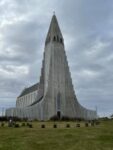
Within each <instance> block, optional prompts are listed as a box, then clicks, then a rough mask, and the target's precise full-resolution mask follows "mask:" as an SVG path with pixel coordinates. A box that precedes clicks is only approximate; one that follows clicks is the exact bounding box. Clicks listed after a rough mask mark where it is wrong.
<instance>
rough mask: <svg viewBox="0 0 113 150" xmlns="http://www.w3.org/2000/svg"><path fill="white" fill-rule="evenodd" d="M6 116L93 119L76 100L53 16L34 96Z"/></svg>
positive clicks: (91, 113)
mask: <svg viewBox="0 0 113 150" xmlns="http://www.w3.org/2000/svg"><path fill="white" fill-rule="evenodd" d="M12 112H13V113H12ZM6 115H7V116H17V117H20V118H22V117H27V118H31V119H39V120H49V119H50V118H51V117H54V116H57V117H58V118H59V119H60V118H62V117H69V118H82V119H95V118H96V117H97V115H96V112H95V111H92V110H88V109H86V108H84V107H83V106H81V105H80V104H79V103H78V101H77V98H76V95H75V92H74V88H73V84H72V79H71V75H70V71H69V66H68V61H67V57H66V53H65V47H64V39H63V36H62V33H61V30H60V28H59V25H58V21H57V18H56V16H55V15H53V17H52V20H51V24H50V27H49V31H48V34H47V37H46V41H45V50H44V58H43V61H42V69H41V76H40V82H39V85H38V94H37V97H36V99H35V101H34V102H33V103H31V104H30V105H29V106H27V107H24V108H20V107H18V106H17V107H16V108H11V109H9V110H7V111H6Z"/></svg>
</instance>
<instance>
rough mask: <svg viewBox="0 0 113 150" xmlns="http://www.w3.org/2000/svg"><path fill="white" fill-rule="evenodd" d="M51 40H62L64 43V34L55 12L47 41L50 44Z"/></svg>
mask: <svg viewBox="0 0 113 150" xmlns="http://www.w3.org/2000/svg"><path fill="white" fill-rule="evenodd" d="M50 41H54V42H60V43H62V44H63V36H62V33H61V30H60V27H59V24H58V21H57V18H56V15H55V14H53V17H52V19H51V23H50V27H49V30H48V33H47V37H46V42H45V43H46V44H48V43H49V42H50Z"/></svg>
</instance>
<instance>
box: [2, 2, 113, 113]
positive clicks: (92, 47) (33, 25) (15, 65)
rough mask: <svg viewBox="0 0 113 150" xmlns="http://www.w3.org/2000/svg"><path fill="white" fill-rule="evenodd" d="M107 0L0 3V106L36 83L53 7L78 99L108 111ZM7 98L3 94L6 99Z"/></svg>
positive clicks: (110, 49) (112, 76)
mask: <svg viewBox="0 0 113 150" xmlns="http://www.w3.org/2000/svg"><path fill="white" fill-rule="evenodd" d="M112 7H113V2H112V1H109V2H108V1H104V2H103V1H102V0H100V1H98V0H95V1H93V0H85V1H84V0H79V1H77V0H71V1H65V0H62V1H60V2H59V1H57V0H54V1H52V0H46V1H44V2H43V3H42V2H41V1H40V0H32V1H31V0H1V1H0V18H1V20H2V21H1V22H0V93H1V98H0V105H1V106H3V107H5V106H11V105H13V106H14V104H15V101H16V99H15V98H16V97H17V96H18V95H19V94H20V91H21V90H22V89H23V88H24V87H25V86H30V85H32V84H34V83H36V82H38V81H39V77H40V70H41V64H42V58H43V51H44V42H45V38H46V34H47V30H48V28H49V23H50V19H51V16H52V12H53V11H55V12H56V15H57V18H58V21H59V24H60V27H61V31H62V33H63V36H64V41H65V47H66V54H67V58H68V62H69V66H70V70H71V76H72V79H73V84H74V88H75V93H76V95H77V97H78V101H79V102H80V103H81V104H82V105H84V106H86V107H88V108H93V109H95V106H97V107H98V113H99V114H100V115H109V114H111V113H113V111H112V105H111V104H113V94H112V89H113V84H112V81H113V70H112V64H113V42H112V39H113V29H112V26H113V19H112V18H113V15H112V14H113V8H112ZM7 97H9V98H7Z"/></svg>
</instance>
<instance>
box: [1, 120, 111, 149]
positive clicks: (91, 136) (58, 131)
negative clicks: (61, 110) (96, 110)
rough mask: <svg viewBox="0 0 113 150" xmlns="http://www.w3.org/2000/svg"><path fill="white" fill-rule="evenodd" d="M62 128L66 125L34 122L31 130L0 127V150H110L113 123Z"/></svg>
mask: <svg viewBox="0 0 113 150" xmlns="http://www.w3.org/2000/svg"><path fill="white" fill-rule="evenodd" d="M68 123H69V124H70V125H71V128H65V125H66V122H60V123H59V122H58V123H57V125H58V128H53V127H52V125H53V122H45V123H44V122H43V124H45V125H46V128H44V129H42V128H41V127H40V126H41V124H42V123H40V122H33V123H32V124H33V128H28V127H20V128H11V127H7V125H5V127H0V150H113V121H103V122H101V124H100V125H97V126H94V127H91V126H90V127H85V126H84V124H83V123H81V127H80V128H77V127H75V124H76V123H73V122H68Z"/></svg>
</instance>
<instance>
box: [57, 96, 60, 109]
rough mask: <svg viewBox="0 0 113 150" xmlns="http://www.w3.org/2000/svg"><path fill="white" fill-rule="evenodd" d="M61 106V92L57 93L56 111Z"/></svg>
mask: <svg viewBox="0 0 113 150" xmlns="http://www.w3.org/2000/svg"><path fill="white" fill-rule="evenodd" d="M60 108H61V94H60V93H58V94H57V111H58V110H60Z"/></svg>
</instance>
